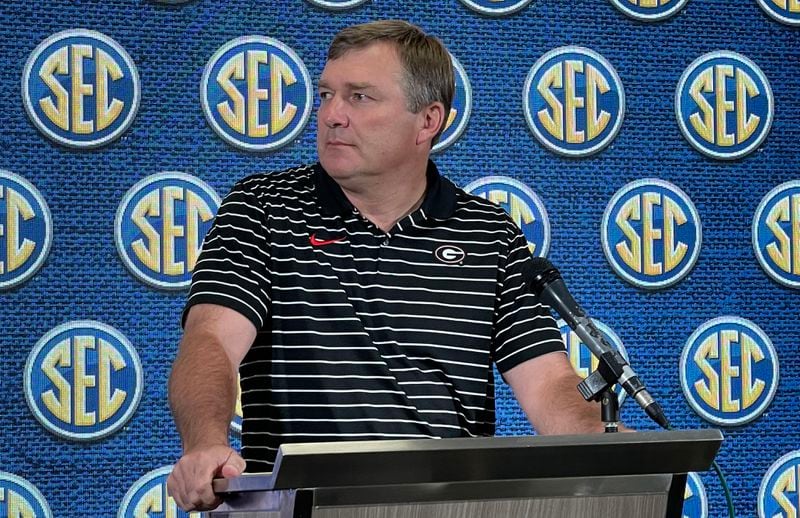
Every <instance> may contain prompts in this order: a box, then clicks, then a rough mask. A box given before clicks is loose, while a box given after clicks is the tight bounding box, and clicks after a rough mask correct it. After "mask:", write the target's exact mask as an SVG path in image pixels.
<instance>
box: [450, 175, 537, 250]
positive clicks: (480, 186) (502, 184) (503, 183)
mask: <svg viewBox="0 0 800 518" xmlns="http://www.w3.org/2000/svg"><path fill="white" fill-rule="evenodd" d="M464 191H466V192H467V193H469V194H473V195H475V196H480V197H481V198H484V199H486V200H489V201H490V202H492V203H494V204H496V205H500V206H501V207H503V208H504V209H505V211H506V212H507V213H508V214H509V216H511V219H513V220H514V223H516V224H517V226H518V227H519V228H520V229H521V230H522V233H523V234H524V235H525V239H527V240H528V248H529V249H530V251H531V254H532V255H533V256H534V257H545V256H547V252H548V251H549V250H550V220H549V219H548V217H547V210H545V208H544V203H542V200H541V199H539V196H538V195H537V194H536V193H535V192H533V190H531V188H530V187H528V186H527V185H525V184H524V183H522V182H518V181H517V180H514V179H513V178H508V177H507V176H487V177H485V178H481V179H478V180H475V181H474V182H471V183H469V184H467V185H466V186H465V187H464Z"/></svg>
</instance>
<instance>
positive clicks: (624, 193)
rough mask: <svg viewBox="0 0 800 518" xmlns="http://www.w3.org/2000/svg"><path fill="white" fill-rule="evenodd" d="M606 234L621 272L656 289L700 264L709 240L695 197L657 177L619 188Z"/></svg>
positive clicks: (610, 208) (608, 251) (605, 240)
mask: <svg viewBox="0 0 800 518" xmlns="http://www.w3.org/2000/svg"><path fill="white" fill-rule="evenodd" d="M600 232H601V241H602V243H603V252H604V253H605V256H606V259H607V260H608V263H609V264H610V265H611V268H612V269H613V270H614V271H615V272H616V273H617V275H619V276H620V277H622V278H623V279H625V280H626V281H627V282H629V283H631V284H633V285H634V286H637V287H639V288H644V289H650V290H655V289H661V288H666V287H668V286H672V285H673V284H675V283H677V282H678V281H680V280H681V279H683V278H684V277H685V276H686V275H687V274H688V273H689V271H690V270H691V269H692V267H693V266H694V264H695V263H696V262H697V257H698V256H699V255H700V246H701V244H702V238H703V235H702V228H701V224H700V216H699V214H698V213H697V209H696V208H695V206H694V204H693V203H692V200H691V199H689V196H687V195H686V193H685V192H683V191H682V190H680V189H679V188H678V187H676V186H675V185H673V184H671V183H669V182H665V181H663V180H658V179H655V178H644V179H642V180H636V181H634V182H631V183H629V184H627V185H626V186H624V187H623V188H622V189H620V190H619V191H617V193H616V194H614V196H613V197H612V198H611V201H610V202H609V203H608V206H607V207H606V210H605V212H604V213H603V221H602V224H601V227H600Z"/></svg>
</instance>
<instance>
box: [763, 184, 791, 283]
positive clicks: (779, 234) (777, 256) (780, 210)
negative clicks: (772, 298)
mask: <svg viewBox="0 0 800 518" xmlns="http://www.w3.org/2000/svg"><path fill="white" fill-rule="evenodd" d="M753 249H754V250H755V253H756V257H757V258H758V263H759V264H760V265H761V268H763V269H764V271H765V272H767V275H769V276H770V277H772V279H774V280H775V281H777V282H779V283H781V284H783V285H784V286H788V287H789V288H800V180H794V181H791V182H786V183H784V184H781V185H779V186H777V187H775V188H774V189H772V190H771V191H770V192H769V193H768V194H767V195H766V196H764V198H763V199H762V200H761V203H759V204H758V208H757V209H756V214H755V217H754V218H753Z"/></svg>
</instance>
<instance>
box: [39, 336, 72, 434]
mask: <svg viewBox="0 0 800 518" xmlns="http://www.w3.org/2000/svg"><path fill="white" fill-rule="evenodd" d="M71 366H72V354H71V351H70V340H69V338H67V339H64V340H62V341H61V342H59V343H58V344H56V346H55V347H53V348H52V349H50V352H48V353H47V354H46V355H45V357H44V359H43V360H42V366H41V369H42V372H44V375H45V376H47V379H49V380H50V381H51V382H52V383H53V385H55V388H56V390H57V391H58V395H56V393H55V392H53V389H49V390H47V391H45V392H44V394H42V402H43V403H44V405H45V406H46V407H47V409H48V410H49V411H50V413H52V414H53V415H54V416H56V417H57V418H58V419H60V420H61V421H63V422H65V423H70V422H72V419H71V417H72V394H71V391H70V389H71V387H70V384H69V381H67V380H66V379H65V378H64V376H62V375H61V373H60V372H59V371H58V367H71Z"/></svg>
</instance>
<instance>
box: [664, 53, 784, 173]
mask: <svg viewBox="0 0 800 518" xmlns="http://www.w3.org/2000/svg"><path fill="white" fill-rule="evenodd" d="M773 111H774V100H773V96H772V88H771V87H770V85H769V82H768V81H767V77H766V76H765V75H764V73H763V72H762V71H761V69H760V68H758V66H756V64H755V63H753V62H752V61H750V60H749V59H747V58H746V57H744V56H742V55H741V54H737V53H735V52H728V51H716V52H710V53H708V54H705V55H703V56H700V57H699V58H697V59H696V60H695V61H694V62H693V63H692V64H691V65H689V67H688V68H687V69H686V70H685V71H684V73H683V75H682V76H681V79H680V81H679V82H678V89H677V91H676V93H675V114H676V116H677V118H678V125H679V126H680V129H681V132H682V133H683V136H684V137H686V140H688V141H689V144H691V145H692V146H693V147H694V148H695V149H697V150H698V151H700V152H701V153H703V154H704V155H706V156H709V157H711V158H716V159H720V160H733V159H736V158H741V157H743V156H745V155H747V154H749V153H751V152H753V151H754V150H755V149H756V148H758V146H759V145H761V143H762V142H763V141H764V139H765V138H767V134H768V133H769V129H770V126H771V125H772V114H773Z"/></svg>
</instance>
